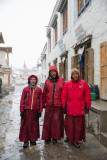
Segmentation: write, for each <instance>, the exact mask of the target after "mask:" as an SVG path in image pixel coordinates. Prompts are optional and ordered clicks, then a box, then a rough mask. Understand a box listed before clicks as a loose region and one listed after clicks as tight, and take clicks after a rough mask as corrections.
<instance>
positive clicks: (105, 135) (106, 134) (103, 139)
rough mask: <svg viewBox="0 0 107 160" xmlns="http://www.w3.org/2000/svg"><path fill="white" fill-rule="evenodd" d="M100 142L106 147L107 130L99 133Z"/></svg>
mask: <svg viewBox="0 0 107 160" xmlns="http://www.w3.org/2000/svg"><path fill="white" fill-rule="evenodd" d="M100 142H101V144H102V145H104V146H105V147H106V148H107V132H101V134H100Z"/></svg>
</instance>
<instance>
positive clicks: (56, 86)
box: [43, 66, 64, 108]
mask: <svg viewBox="0 0 107 160" xmlns="http://www.w3.org/2000/svg"><path fill="white" fill-rule="evenodd" d="M50 70H55V71H56V72H57V75H58V71H57V68H56V67H55V66H51V67H50V69H49V71H50ZM63 85H64V79H63V78H61V77H59V78H58V80H57V81H55V82H52V81H51V80H49V79H47V80H46V81H45V85H44V89H43V107H44V108H45V106H62V103H61V92H62V88H63Z"/></svg>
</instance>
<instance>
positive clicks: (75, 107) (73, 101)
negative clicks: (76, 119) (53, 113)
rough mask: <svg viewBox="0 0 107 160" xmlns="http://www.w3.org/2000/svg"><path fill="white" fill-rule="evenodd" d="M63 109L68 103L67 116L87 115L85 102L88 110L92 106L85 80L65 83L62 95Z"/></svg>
mask: <svg viewBox="0 0 107 160" xmlns="http://www.w3.org/2000/svg"><path fill="white" fill-rule="evenodd" d="M61 100H62V107H63V108H65V102H67V115H72V116H81V115H84V114H85V102H86V103H87V108H88V109H89V108H90V106H91V94H90V89H89V86H88V84H87V83H86V82H85V81H84V80H81V79H80V80H78V81H77V83H75V82H74V80H70V81H68V82H67V83H65V85H64V88H63V90H62V95H61Z"/></svg>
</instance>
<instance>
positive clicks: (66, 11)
mask: <svg viewBox="0 0 107 160" xmlns="http://www.w3.org/2000/svg"><path fill="white" fill-rule="evenodd" d="M67 30H68V6H66V7H65V9H64V12H63V35H64V34H65V33H66V31H67Z"/></svg>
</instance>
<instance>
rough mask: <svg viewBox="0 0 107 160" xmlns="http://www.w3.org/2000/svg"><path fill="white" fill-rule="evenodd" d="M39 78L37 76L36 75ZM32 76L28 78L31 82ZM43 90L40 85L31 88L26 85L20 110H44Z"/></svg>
mask: <svg viewBox="0 0 107 160" xmlns="http://www.w3.org/2000/svg"><path fill="white" fill-rule="evenodd" d="M36 78H37V77H36ZM29 79H30V77H29V78H28V82H29ZM42 108H43V106H42V90H41V88H39V87H36V88H34V89H33V88H30V87H29V86H27V87H25V88H24V89H23V92H22V96H21V101H20V112H24V109H31V110H32V109H36V110H38V111H39V112H42V110H43V109H42Z"/></svg>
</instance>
